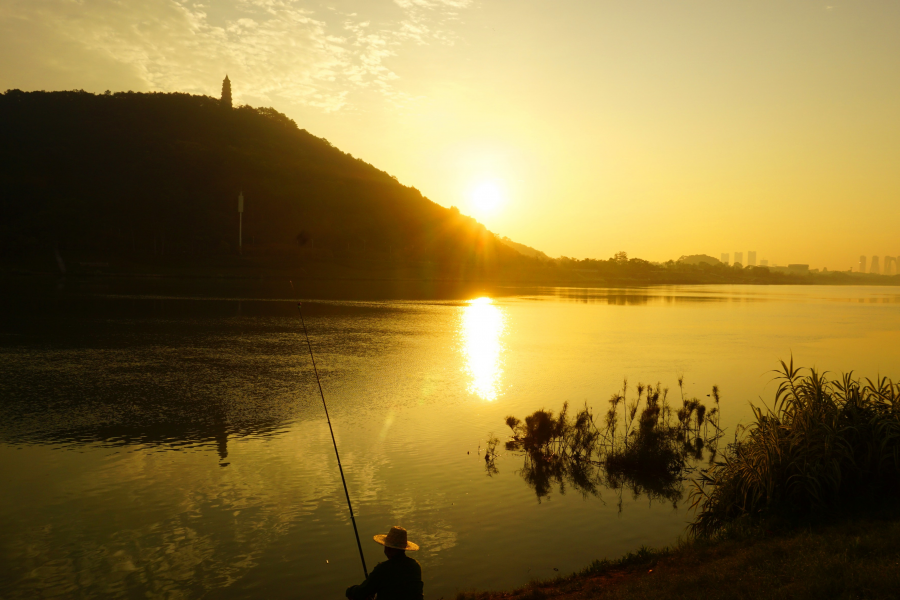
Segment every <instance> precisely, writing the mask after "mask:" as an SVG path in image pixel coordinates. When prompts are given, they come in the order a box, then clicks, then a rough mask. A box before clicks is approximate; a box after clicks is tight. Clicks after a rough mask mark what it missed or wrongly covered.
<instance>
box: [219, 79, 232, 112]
mask: <svg viewBox="0 0 900 600" xmlns="http://www.w3.org/2000/svg"><path fill="white" fill-rule="evenodd" d="M221 102H222V106H223V107H225V108H231V80H230V79H228V75H226V76H225V79H224V80H222V100H221Z"/></svg>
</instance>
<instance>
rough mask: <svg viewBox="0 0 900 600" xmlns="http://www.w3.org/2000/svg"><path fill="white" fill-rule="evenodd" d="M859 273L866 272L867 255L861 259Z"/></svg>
mask: <svg viewBox="0 0 900 600" xmlns="http://www.w3.org/2000/svg"><path fill="white" fill-rule="evenodd" d="M859 272H860V273H865V272H866V257H865V255H863V256H860V257H859Z"/></svg>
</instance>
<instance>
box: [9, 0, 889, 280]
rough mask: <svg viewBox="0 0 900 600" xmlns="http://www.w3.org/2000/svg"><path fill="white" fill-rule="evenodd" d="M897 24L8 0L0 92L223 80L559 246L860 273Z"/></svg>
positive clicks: (868, 239) (876, 209) (862, 10)
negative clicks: (734, 257) (728, 257)
mask: <svg viewBox="0 0 900 600" xmlns="http://www.w3.org/2000/svg"><path fill="white" fill-rule="evenodd" d="M898 32H900V2H895V1H878V2H873V1H863V0H857V1H854V2H849V1H837V0H834V1H830V3H826V2H812V1H808V2H806V1H789V0H781V1H777V2H776V1H771V0H746V1H743V2H737V1H731V0H715V1H714V0H705V1H695V0H685V1H679V0H620V1H618V2H612V1H602V0H591V1H587V0H585V1H581V0H561V1H558V2H549V1H537V0H366V1H360V0H355V1H354V0H336V1H333V2H328V1H317V0H308V1H291V0H207V1H206V2H193V1H190V0H140V1H138V0H125V1H120V0H4V2H2V3H0V89H9V88H19V89H23V90H38V89H47V90H57V89H77V88H81V89H85V90H87V91H93V92H102V91H104V90H106V89H110V90H113V91H118V90H128V89H131V90H135V91H185V92H192V93H203V94H210V95H214V96H218V95H219V91H220V89H221V80H222V77H223V76H224V75H225V73H228V75H229V76H230V78H231V80H232V82H233V89H234V99H235V102H236V103H248V104H252V105H265V106H273V107H274V108H276V109H277V110H279V111H281V112H284V113H286V114H287V115H288V116H290V117H291V118H293V119H294V120H295V121H297V124H298V125H299V126H300V127H303V128H305V129H307V130H308V131H310V132H311V133H313V134H315V135H318V136H321V137H325V138H327V139H328V140H329V141H331V142H332V143H333V144H334V145H336V146H337V147H339V148H341V149H342V150H344V151H346V152H349V153H351V154H353V155H354V156H357V157H360V158H362V159H364V160H366V161H367V162H370V163H372V164H374V165H375V166H377V167H379V168H381V169H383V170H385V171H387V172H389V173H391V174H392V175H395V176H397V177H398V178H399V180H400V181H401V182H403V183H404V184H406V185H412V186H415V187H417V188H418V189H420V190H421V191H422V192H423V193H424V194H425V195H426V196H428V197H429V198H431V199H432V200H434V201H435V202H438V203H440V204H443V205H445V206H451V205H455V206H458V207H459V208H460V209H461V210H462V211H463V212H464V213H467V214H471V215H473V216H475V217H476V218H478V219H479V220H481V221H482V222H484V223H485V224H486V225H487V226H488V227H489V228H490V229H491V230H492V231H495V232H497V233H498V234H500V235H506V236H509V237H510V238H512V239H514V240H516V241H519V242H522V243H525V244H528V245H530V246H533V247H536V248H538V249H540V250H543V251H545V252H547V253H548V254H550V255H552V256H558V255H567V256H574V257H577V258H584V257H594V258H607V257H609V256H611V255H612V254H613V253H615V252H617V251H619V250H625V251H626V252H628V253H629V255H630V256H637V257H642V258H646V259H649V260H667V259H669V258H677V257H678V256H680V255H682V254H693V253H706V254H711V255H713V256H716V257H718V256H719V254H720V253H722V252H731V253H733V252H734V251H744V252H745V253H746V251H748V250H756V251H757V255H758V257H759V258H761V259H768V260H769V261H770V263H778V264H786V263H788V262H803V263H810V264H811V265H812V266H813V267H828V268H830V269H847V268H849V267H851V266H855V265H856V263H857V260H858V257H859V255H860V254H866V255H873V254H878V255H882V256H883V255H886V254H891V255H900V239H898V237H900V236H898V235H897V233H896V230H897V229H898V226H900V219H898V208H900V207H898V205H900V33H898ZM745 256H746V254H745Z"/></svg>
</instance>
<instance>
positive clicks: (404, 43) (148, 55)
mask: <svg viewBox="0 0 900 600" xmlns="http://www.w3.org/2000/svg"><path fill="white" fill-rule="evenodd" d="M395 2H396V6H397V7H399V9H400V10H399V11H397V10H396V9H395V11H394V12H395V13H397V12H399V15H400V17H399V18H394V19H393V20H391V21H388V22H383V21H382V22H378V23H377V24H376V23H374V21H373V20H372V19H368V18H365V15H360V14H358V13H347V12H341V11H338V10H328V9H326V8H323V7H321V6H311V5H310V3H309V2H305V3H300V2H297V1H294V0H233V1H232V2H231V3H224V4H223V3H216V4H215V5H207V4H204V3H202V2H199V1H194V0H142V1H141V2H120V1H118V0H12V1H11V3H9V4H7V5H6V8H5V9H3V10H0V33H2V31H3V30H5V29H9V28H11V27H19V28H21V27H25V28H32V29H33V30H34V32H35V35H34V36H33V37H34V38H35V40H37V39H38V38H49V39H50V40H51V41H55V42H59V41H60V40H63V41H65V42H66V43H67V44H69V45H73V44H74V45H75V46H76V47H78V48H79V49H80V50H82V51H83V52H82V53H81V54H80V58H79V59H78V62H77V63H76V62H75V60H74V59H73V61H72V64H68V63H67V62H66V57H65V56H49V55H47V54H46V53H45V54H44V55H43V56H44V58H43V60H44V62H45V63H46V62H48V61H53V62H54V63H55V66H56V68H57V69H59V68H60V67H61V68H63V69H71V70H79V69H81V70H85V69H90V68H91V65H90V64H84V56H85V54H86V55H87V56H93V57H96V59H97V62H98V65H97V68H98V69H99V68H100V66H99V65H100V63H102V64H109V63H110V61H112V62H114V63H118V64H120V65H123V66H126V67H127V68H129V69H130V70H131V71H132V72H133V73H134V74H135V76H136V77H137V78H138V79H139V80H140V81H143V82H145V84H146V86H147V87H148V88H149V89H151V90H165V91H170V90H183V91H192V92H204V93H212V92H213V90H210V89H209V86H210V84H215V83H217V82H218V81H219V80H220V79H221V76H222V74H223V73H224V72H226V71H227V72H228V73H229V74H230V75H231V77H232V79H239V80H240V81H241V83H242V85H241V86H240V88H241V89H243V90H247V91H246V92H242V91H241V89H238V88H236V90H235V92H236V100H238V101H240V100H242V99H243V98H252V99H254V100H256V101H267V100H271V99H274V98H283V99H285V100H289V101H291V102H294V103H297V104H302V105H306V106H310V107H315V108H318V109H320V110H323V111H328V112H331V111H338V110H342V109H348V108H352V106H350V101H349V98H350V96H351V95H352V94H353V93H354V92H356V91H359V90H368V91H373V92H376V93H378V94H380V95H382V96H383V97H384V98H386V99H387V100H388V101H391V102H397V103H399V102H403V101H404V99H405V95H404V93H403V91H402V89H401V87H400V85H399V83H400V80H401V78H400V76H399V75H398V74H397V73H395V72H394V71H393V70H392V69H391V68H390V66H389V63H390V59H391V57H394V56H397V55H399V54H401V53H402V52H404V51H405V50H406V49H408V48H411V47H412V46H414V45H417V44H430V43H441V44H445V43H452V42H453V35H452V33H451V32H450V31H448V29H447V27H448V24H450V23H452V22H453V21H454V20H456V19H458V18H459V15H458V13H459V11H460V10H462V9H465V8H467V7H469V6H470V5H471V2H472V0H395ZM361 6H364V5H361ZM45 41H47V40H45ZM35 43H36V44H37V43H39V42H38V41H35ZM40 56H41V54H40V53H39V52H36V53H34V54H29V53H27V52H24V53H22V57H23V58H20V60H26V61H27V60H32V61H36V62H37V63H40V61H41V60H42V59H41V58H40ZM0 58H2V57H0ZM42 66H46V65H42V64H34V65H32V67H33V68H36V69H40V68H42ZM242 96H243V98H242Z"/></svg>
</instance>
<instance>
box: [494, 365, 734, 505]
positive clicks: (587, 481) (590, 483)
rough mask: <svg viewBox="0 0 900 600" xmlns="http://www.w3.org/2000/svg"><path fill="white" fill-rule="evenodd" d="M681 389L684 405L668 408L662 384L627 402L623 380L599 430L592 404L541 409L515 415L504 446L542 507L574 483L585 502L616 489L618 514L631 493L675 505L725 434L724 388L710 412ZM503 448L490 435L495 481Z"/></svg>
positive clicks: (509, 420) (714, 390)
mask: <svg viewBox="0 0 900 600" xmlns="http://www.w3.org/2000/svg"><path fill="white" fill-rule="evenodd" d="M678 386H679V389H680V391H681V406H680V407H679V408H677V409H676V408H674V407H673V406H672V405H671V404H670V403H669V400H668V388H662V387H661V386H660V385H659V384H657V385H656V386H653V385H649V386H645V385H643V384H640V383H639V384H638V385H637V388H636V391H637V394H636V396H634V397H632V398H631V399H629V398H628V381H627V380H625V382H624V384H623V386H622V391H621V392H618V393H616V394H613V395H612V397H611V398H610V400H609V409H608V411H607V412H606V413H605V414H604V415H603V418H602V421H601V423H600V424H599V425H598V424H597V422H596V420H595V417H594V414H593V413H592V412H591V409H590V408H588V407H587V406H585V407H584V408H583V409H581V410H580V411H578V413H577V414H576V415H575V416H574V418H573V417H572V416H570V414H569V405H568V403H564V404H563V406H562V410H560V412H559V414H558V415H556V416H554V414H553V412H552V411H547V410H543V409H542V410H538V411H535V412H534V413H532V414H531V415H529V416H527V417H525V420H524V421H522V420H520V419H518V418H516V417H514V416H509V417H507V418H506V424H507V425H508V426H509V428H510V429H511V430H512V437H511V438H510V439H509V441H507V442H506V449H507V450H509V451H511V452H514V453H516V454H519V455H521V456H522V457H523V459H524V463H523V466H522V468H521V469H520V470H519V471H518V473H519V474H520V475H521V476H522V478H523V479H524V480H525V482H526V483H527V484H528V485H529V486H530V487H531V488H532V489H534V491H535V494H536V495H537V498H538V501H539V502H540V501H541V500H542V499H544V498H546V497H548V496H549V495H550V493H551V492H552V490H553V488H554V486H556V488H557V489H558V490H559V492H560V493H561V494H565V493H566V488H567V486H571V487H572V488H574V489H575V490H577V491H578V492H579V493H581V494H582V495H583V496H584V497H587V496H598V497H599V496H600V492H601V490H602V488H608V489H611V490H614V491H616V492H617V493H618V496H619V509H620V510H621V507H622V498H623V496H624V492H625V491H626V490H629V491H631V493H632V495H633V496H634V498H635V499H637V498H639V497H641V496H647V497H648V498H650V499H651V500H659V501H665V502H669V503H671V504H672V506H673V507H677V506H678V502H679V501H680V500H681V499H682V497H683V495H684V482H685V481H686V480H687V479H688V477H689V475H690V474H691V473H693V472H694V471H695V469H696V468H697V466H696V465H697V464H698V463H699V462H700V461H701V460H703V459H704V457H706V458H707V459H708V460H709V461H710V463H711V462H712V461H713V460H714V459H715V456H716V451H717V447H718V441H719V440H720V439H721V437H722V429H721V428H720V426H719V423H720V409H719V403H720V398H719V390H718V387H716V386H713V388H712V394H711V397H712V399H713V402H714V403H715V406H714V407H712V409H711V410H707V407H706V406H705V405H704V404H702V403H701V402H700V401H699V400H698V399H696V398H690V399H688V398H686V397H685V396H684V386H683V380H682V379H679V380H678ZM492 442H494V443H493V444H492ZM497 443H498V442H497V441H496V438H494V437H493V434H491V435H490V439H489V442H488V450H487V451H486V453H485V468H486V470H487V473H488V475H491V476H493V475H495V474H497V473H498V472H499V470H498V468H497V466H496V464H495V461H496V458H497V453H496V450H495V448H496V445H497Z"/></svg>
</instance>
